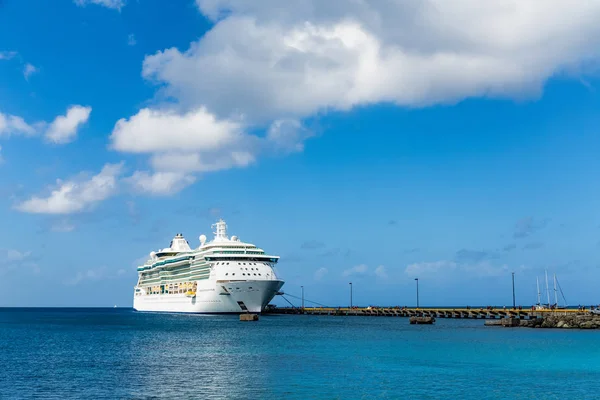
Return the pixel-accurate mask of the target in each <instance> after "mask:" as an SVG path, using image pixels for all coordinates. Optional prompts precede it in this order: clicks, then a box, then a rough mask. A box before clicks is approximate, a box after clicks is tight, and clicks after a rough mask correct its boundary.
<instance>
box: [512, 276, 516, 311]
mask: <svg viewBox="0 0 600 400" xmlns="http://www.w3.org/2000/svg"><path fill="white" fill-rule="evenodd" d="M512 286H513V309H516V308H517V302H516V301H515V273H514V272H513V273H512Z"/></svg>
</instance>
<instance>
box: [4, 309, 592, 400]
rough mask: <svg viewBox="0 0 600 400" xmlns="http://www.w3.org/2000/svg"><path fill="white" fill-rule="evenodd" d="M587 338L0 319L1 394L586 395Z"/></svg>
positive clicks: (369, 326)
mask: <svg viewBox="0 0 600 400" xmlns="http://www.w3.org/2000/svg"><path fill="white" fill-rule="evenodd" d="M599 341H600V332H598V331H571V330H569V331H566V330H540V329H526V328H516V329H509V328H500V327H484V326H483V321H482V320H446V319H438V321H437V322H436V324H435V325H433V326H429V325H410V324H409V323H408V320H407V319H405V318H385V317H326V316H325V317H319V316H262V317H261V318H260V321H258V322H240V321H238V318H237V316H201V315H174V314H150V313H136V312H133V311H131V310H125V309H0V354H1V356H2V366H1V368H0V398H2V399H5V398H6V399H13V398H15V399H20V398H40V399H71V398H73V399H81V398H90V399H98V398H106V399H146V398H157V399H158V398H175V397H178V398H198V399H407V398H408V399H410V398H415V399H500V398H516V399H599V398H600V346H599V344H600V343H599Z"/></svg>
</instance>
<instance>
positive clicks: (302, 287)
mask: <svg viewBox="0 0 600 400" xmlns="http://www.w3.org/2000/svg"><path fill="white" fill-rule="evenodd" d="M300 288H301V289H302V311H304V286H300Z"/></svg>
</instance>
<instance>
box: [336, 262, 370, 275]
mask: <svg viewBox="0 0 600 400" xmlns="http://www.w3.org/2000/svg"><path fill="white" fill-rule="evenodd" d="M368 270H369V267H367V266H366V265H365V264H360V265H357V266H355V267H352V268H349V269H347V270H345V271H344V272H342V275H343V276H350V275H361V274H364V273H366V272H367V271H368Z"/></svg>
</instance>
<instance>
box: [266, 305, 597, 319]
mask: <svg viewBox="0 0 600 400" xmlns="http://www.w3.org/2000/svg"><path fill="white" fill-rule="evenodd" d="M263 313H264V314H292V315H329V316H357V317H409V318H410V317H432V318H466V319H500V318H517V319H536V318H542V317H544V316H548V315H577V314H578V313H579V314H587V313H588V312H587V311H580V310H573V309H554V310H551V309H543V310H537V309H531V308H528V309H518V308H516V309H514V308H510V309H509V308H506V309H504V308H494V307H480V308H471V307H465V308H406V307H352V308H350V307H305V308H302V307H271V308H267V309H266V310H265V311H264V312H263Z"/></svg>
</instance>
